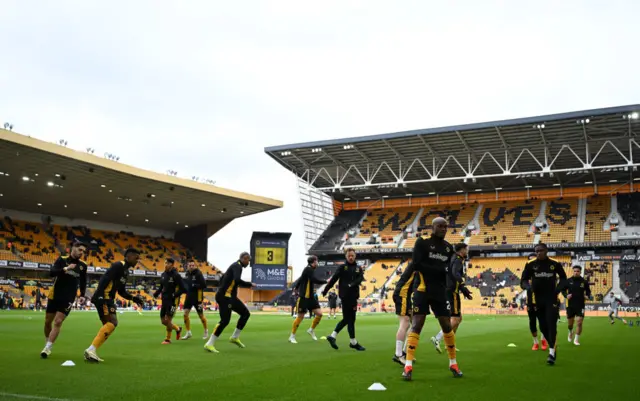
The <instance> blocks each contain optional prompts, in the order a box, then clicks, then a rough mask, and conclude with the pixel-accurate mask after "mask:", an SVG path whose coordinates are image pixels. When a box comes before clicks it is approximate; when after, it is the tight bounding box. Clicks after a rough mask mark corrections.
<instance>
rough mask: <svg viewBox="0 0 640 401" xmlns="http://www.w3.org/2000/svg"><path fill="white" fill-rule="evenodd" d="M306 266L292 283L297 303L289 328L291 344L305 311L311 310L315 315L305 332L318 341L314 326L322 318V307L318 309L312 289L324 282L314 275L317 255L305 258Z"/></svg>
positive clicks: (318, 305)
mask: <svg viewBox="0 0 640 401" xmlns="http://www.w3.org/2000/svg"><path fill="white" fill-rule="evenodd" d="M307 263H308V264H307V267H305V269H304V270H303V271H302V275H301V276H300V278H299V279H298V280H296V282H295V283H293V290H294V291H295V292H297V293H298V295H299V297H298V305H297V308H296V309H297V311H296V313H297V314H298V316H297V317H296V319H295V320H294V321H293V327H292V328H291V335H290V336H289V342H290V343H292V344H297V343H298V342H297V341H296V332H297V331H298V327H299V326H300V323H302V321H303V320H304V315H305V314H306V313H307V311H310V312H313V314H314V315H315V317H314V318H313V322H312V323H311V327H310V328H309V330H307V333H309V335H310V336H311V338H313V340H314V341H318V337H316V332H315V328H316V327H318V324H320V320H321V319H322V309H320V304H319V303H318V299H317V298H316V297H315V292H314V291H313V285H314V284H326V283H327V282H326V281H325V280H320V279H318V278H316V277H314V274H313V273H314V271H315V270H316V267H318V257H317V256H309V258H308V259H307Z"/></svg>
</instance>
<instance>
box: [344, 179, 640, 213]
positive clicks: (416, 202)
mask: <svg viewBox="0 0 640 401" xmlns="http://www.w3.org/2000/svg"><path fill="white" fill-rule="evenodd" d="M629 192H632V190H631V186H630V185H629V184H622V185H601V186H598V187H597V190H596V189H594V187H592V186H590V187H575V188H559V187H556V188H547V189H536V190H530V191H511V192H507V191H505V192H502V191H496V192H489V193H487V192H485V193H468V194H461V195H443V196H425V197H416V198H413V197H409V198H399V199H372V200H367V201H347V202H344V204H343V208H344V210H358V209H381V208H385V207H389V208H392V207H422V206H432V205H454V204H461V203H473V202H477V203H484V202H495V201H507V200H521V199H531V198H538V199H557V198H586V197H588V196H593V195H603V196H604V195H611V194H615V193H629Z"/></svg>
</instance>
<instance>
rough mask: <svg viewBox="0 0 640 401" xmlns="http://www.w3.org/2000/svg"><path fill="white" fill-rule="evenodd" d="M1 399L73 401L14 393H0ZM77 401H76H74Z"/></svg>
mask: <svg viewBox="0 0 640 401" xmlns="http://www.w3.org/2000/svg"><path fill="white" fill-rule="evenodd" d="M0 396H1V397H11V398H18V399H21V400H44V401H73V400H70V399H68V398H51V397H43V396H40V395H29V394H14V393H5V392H2V391H0ZM76 401H78V400H76Z"/></svg>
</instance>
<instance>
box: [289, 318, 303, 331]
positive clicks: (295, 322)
mask: <svg viewBox="0 0 640 401" xmlns="http://www.w3.org/2000/svg"><path fill="white" fill-rule="evenodd" d="M302 319H304V318H301V317H296V320H294V321H293V327H292V328H291V334H296V331H298V327H299V326H300V323H302Z"/></svg>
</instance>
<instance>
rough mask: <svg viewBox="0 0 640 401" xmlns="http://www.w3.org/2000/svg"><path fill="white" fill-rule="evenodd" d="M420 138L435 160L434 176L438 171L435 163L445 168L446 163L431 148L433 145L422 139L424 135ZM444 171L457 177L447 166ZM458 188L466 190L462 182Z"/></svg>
mask: <svg viewBox="0 0 640 401" xmlns="http://www.w3.org/2000/svg"><path fill="white" fill-rule="evenodd" d="M418 138H419V139H420V142H422V144H423V145H424V147H425V148H427V150H428V151H429V153H431V157H432V158H433V160H434V166H433V167H434V169H433V170H434V174H435V171H436V169H435V162H438V163H440V165H442V166H445V164H444V162H443V161H442V160H441V159H440V158H439V157H438V156H437V155H436V152H435V151H434V150H433V148H432V147H431V145H429V144H428V143H427V141H426V140H425V139H424V138H423V137H422V135H418ZM444 169H445V170H447V172H448V173H449V174H450V175H451V176H452V177H455V174H453V172H452V171H451V170H450V169H449V168H448V167H446V166H445V167H444ZM458 187H459V188H460V189H463V190H464V189H465V188H464V186H463V185H462V184H461V183H460V182H458Z"/></svg>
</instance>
